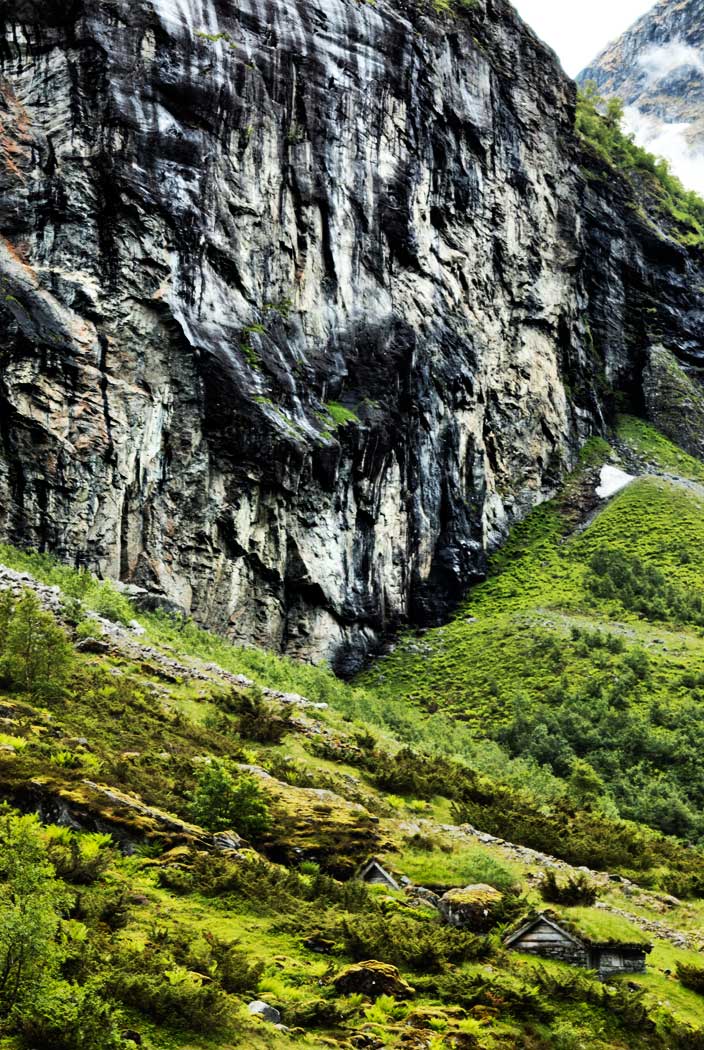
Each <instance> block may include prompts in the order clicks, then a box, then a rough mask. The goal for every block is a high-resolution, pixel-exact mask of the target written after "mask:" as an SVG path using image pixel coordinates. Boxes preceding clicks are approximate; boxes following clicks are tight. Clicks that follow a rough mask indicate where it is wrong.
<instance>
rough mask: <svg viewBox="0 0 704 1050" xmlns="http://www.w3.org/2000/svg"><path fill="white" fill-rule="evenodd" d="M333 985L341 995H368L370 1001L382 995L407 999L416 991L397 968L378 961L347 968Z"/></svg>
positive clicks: (336, 978)
mask: <svg viewBox="0 0 704 1050" xmlns="http://www.w3.org/2000/svg"><path fill="white" fill-rule="evenodd" d="M333 984H334V986H335V990H336V991H337V992H339V993H340V995H366V996H367V997H368V998H369V999H378V998H379V996H381V995H391V996H393V997H394V998H395V999H407V998H410V997H411V996H412V995H415V989H413V988H411V986H410V985H409V984H408V983H407V982H406V981H404V979H403V977H401V974H400V973H399V972H398V970H397V969H396V967H395V966H391V965H390V964H389V963H383V962H379V961H378V960H376V959H368V960H367V961H366V962H360V963H355V964H354V965H353V966H348V967H346V969H344V970H342V971H341V972H340V973H339V974H338V975H337V977H335V979H334V981H333Z"/></svg>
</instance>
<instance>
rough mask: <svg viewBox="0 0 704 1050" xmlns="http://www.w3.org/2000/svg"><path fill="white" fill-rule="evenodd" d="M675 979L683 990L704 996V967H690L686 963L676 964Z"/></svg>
mask: <svg viewBox="0 0 704 1050" xmlns="http://www.w3.org/2000/svg"><path fill="white" fill-rule="evenodd" d="M677 977H678V979H679V981H680V982H681V983H682V984H683V985H684V986H685V988H691V990H692V991H693V992H699V994H700V995H704V966H691V965H689V964H688V963H683V962H679V963H677Z"/></svg>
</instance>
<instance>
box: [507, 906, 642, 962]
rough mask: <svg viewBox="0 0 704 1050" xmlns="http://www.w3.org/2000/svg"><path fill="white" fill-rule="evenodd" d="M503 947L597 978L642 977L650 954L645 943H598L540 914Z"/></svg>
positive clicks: (550, 917)
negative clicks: (581, 969) (592, 973)
mask: <svg viewBox="0 0 704 1050" xmlns="http://www.w3.org/2000/svg"><path fill="white" fill-rule="evenodd" d="M504 944H505V945H506V947H507V948H512V949H514V951H518V952H528V953H529V954H530V955H540V956H542V957H543V958H547V959H557V960H559V961H560V962H566V963H570V964H571V965H572V966H582V967H584V968H585V969H587V970H596V971H597V972H598V973H599V976H600V977H610V976H612V975H613V974H619V973H626V974H628V973H644V972H645V961H646V956H647V955H649V954H650V952H651V951H652V950H653V946H652V944H648V943H646V942H642V943H639V942H632V943H618V942H611V941H609V942H607V943H603V942H602V943H600V942H597V941H593V940H591V939H590V938H588V937H586V936H584V935H583V934H581V933H580V932H579V931H575V930H574V929H572V928H569V929H568V928H567V926H566V925H565V924H563V923H562V922H560V920H559V919H558V918H557V917H555V916H554V915H547V914H546V913H545V912H541V913H540V914H539V915H536V916H534V917H533V918H531V919H529V920H528V921H527V922H525V923H523V925H522V926H520V927H519V928H518V929H517V930H515V932H514V933H512V934H510V935H509V936H508V937H507V938H506V940H505V941H504Z"/></svg>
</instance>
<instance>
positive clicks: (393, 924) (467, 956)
mask: <svg viewBox="0 0 704 1050" xmlns="http://www.w3.org/2000/svg"><path fill="white" fill-rule="evenodd" d="M342 930H343V936H344V942H345V950H346V952H347V953H348V954H349V955H351V956H352V958H353V959H354V960H355V961H356V962H361V961H363V960H364V959H378V960H379V962H385V963H391V964H392V965H394V966H399V967H409V968H410V969H415V970H420V971H422V972H426V973H439V972H441V971H442V970H444V969H445V967H446V966H447V965H448V963H451V962H470V961H473V960H476V959H484V958H487V957H488V956H489V955H490V954H491V951H492V949H491V945H490V943H489V941H488V939H487V938H486V937H480V936H477V935H475V934H473V933H466V932H464V931H463V930H458V929H455V928H454V927H451V926H441V925H440V924H439V922H438V920H437V919H434V918H433V919H429V918H426V917H425V916H422V917H418V918H417V917H410V916H406V915H390V916H388V917H386V916H382V915H364V916H357V917H355V919H354V921H351V920H348V919H345V920H344V921H343V924H342Z"/></svg>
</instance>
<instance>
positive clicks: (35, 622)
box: [2, 590, 73, 698]
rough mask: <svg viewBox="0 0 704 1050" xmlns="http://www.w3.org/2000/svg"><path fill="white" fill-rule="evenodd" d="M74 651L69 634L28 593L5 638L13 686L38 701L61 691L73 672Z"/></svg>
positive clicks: (5, 664)
mask: <svg viewBox="0 0 704 1050" xmlns="http://www.w3.org/2000/svg"><path fill="white" fill-rule="evenodd" d="M72 662H73V649H72V647H71V643H70V642H69V640H68V637H67V635H66V632H65V631H64V630H63V628H61V627H59V625H58V624H57V623H56V620H55V619H54V617H53V616H52V615H51V613H48V612H45V611H44V609H42V607H41V604H40V602H39V599H38V598H37V596H36V594H34V592H33V591H29V590H26V591H25V592H24V593H23V595H22V597H21V598H20V599H19V601H18V602H17V604H16V605H15V607H14V611H13V613H12V616H11V617H10V619H9V621H8V623H7V628H6V636H5V651H4V655H3V659H2V664H3V668H4V671H5V674H6V675H7V677H8V678H9V680H10V682H11V683H12V685H13V686H14V687H15V688H17V689H21V690H23V691H24V692H26V693H28V694H29V695H30V696H32V697H35V698H40V697H41V698H49V697H51V696H55V695H56V694H57V693H58V692H60V691H61V689H62V688H63V686H64V685H65V683H66V680H67V677H68V675H69V673H70V671H71V666H72Z"/></svg>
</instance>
